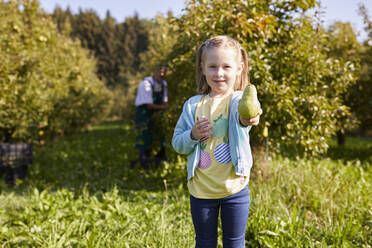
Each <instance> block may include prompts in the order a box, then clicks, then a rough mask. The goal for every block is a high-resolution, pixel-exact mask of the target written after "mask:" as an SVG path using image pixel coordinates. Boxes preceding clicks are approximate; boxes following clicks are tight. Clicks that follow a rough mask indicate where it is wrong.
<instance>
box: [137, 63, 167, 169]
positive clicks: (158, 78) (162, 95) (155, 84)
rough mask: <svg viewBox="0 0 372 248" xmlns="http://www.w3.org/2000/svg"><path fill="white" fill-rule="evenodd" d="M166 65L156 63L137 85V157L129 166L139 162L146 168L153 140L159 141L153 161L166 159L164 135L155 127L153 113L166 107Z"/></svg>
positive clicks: (157, 162) (150, 160)
mask: <svg viewBox="0 0 372 248" xmlns="http://www.w3.org/2000/svg"><path fill="white" fill-rule="evenodd" d="M165 74H166V67H165V66H163V65H157V66H155V68H154V71H153V75H152V76H149V77H146V78H144V79H143V80H142V81H141V82H140V83H139V85H138V89H137V95H136V100H135V105H136V113H135V124H136V132H137V133H136V149H137V150H138V152H139V158H138V159H137V160H135V161H132V162H131V167H133V166H134V164H135V163H136V162H140V164H141V165H142V167H143V168H144V169H148V168H149V165H150V164H151V162H152V159H151V151H152V150H151V148H152V145H153V143H154V141H155V140H156V141H159V143H160V150H159V152H158V153H157V155H156V156H155V162H156V164H157V165H159V163H160V161H162V160H167V158H166V155H165V137H164V134H163V132H162V130H161V129H160V128H156V125H155V120H154V113H155V112H157V111H164V110H166V109H168V89H167V86H168V85H167V82H166V81H165V80H164V78H165Z"/></svg>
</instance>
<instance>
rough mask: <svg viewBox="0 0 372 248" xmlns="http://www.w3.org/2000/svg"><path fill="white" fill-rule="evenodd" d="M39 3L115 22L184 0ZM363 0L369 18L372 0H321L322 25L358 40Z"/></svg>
mask: <svg viewBox="0 0 372 248" xmlns="http://www.w3.org/2000/svg"><path fill="white" fill-rule="evenodd" d="M39 2H40V5H41V7H42V8H43V9H44V10H45V11H47V12H48V13H51V12H53V9H54V8H55V7H56V6H57V5H58V6H60V7H61V8H62V9H66V7H67V6H69V7H70V9H71V11H72V13H78V11H79V8H81V9H82V10H87V9H93V10H95V11H96V12H97V13H98V14H99V15H100V17H102V18H103V17H104V16H105V14H106V11H107V10H110V14H111V16H113V17H114V18H115V19H116V21H117V22H123V21H124V20H125V18H126V17H130V16H133V15H134V13H135V12H137V13H138V15H139V17H141V18H149V19H150V18H152V17H154V16H155V15H156V14H159V13H160V14H166V13H167V11H168V10H172V12H173V13H174V14H175V15H176V16H180V15H182V14H183V13H184V11H183V9H184V7H185V4H184V3H185V0H39ZM359 3H363V4H364V5H365V6H366V7H367V9H368V13H369V16H370V19H372V0H321V5H322V10H323V11H324V14H322V16H321V18H322V20H324V24H325V26H328V25H329V24H331V23H333V22H334V21H342V22H350V23H351V24H352V26H353V27H354V30H355V31H357V32H358V33H359V34H360V35H359V38H358V39H359V40H364V39H365V38H366V34H365V32H364V30H363V20H362V17H361V16H359V14H358V4H359Z"/></svg>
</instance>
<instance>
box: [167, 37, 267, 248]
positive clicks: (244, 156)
mask: <svg viewBox="0 0 372 248" xmlns="http://www.w3.org/2000/svg"><path fill="white" fill-rule="evenodd" d="M196 77H197V87H198V91H199V92H200V93H201V95H197V96H194V97H191V98H190V99H188V100H187V101H186V102H185V104H184V106H183V111H182V114H181V116H180V119H179V120H178V122H177V126H176V128H175V130H174V134H173V139H172V145H173V147H174V149H175V150H176V151H177V152H178V153H181V154H188V155H189V156H188V161H187V174H188V176H187V179H188V189H189V192H190V205H191V215H192V220H193V223H194V228H195V234H196V236H195V240H196V247H201V248H208V247H217V225H218V215H219V214H221V224H222V232H223V247H244V243H245V242H244V241H245V228H246V225H247V219H248V212H249V204H250V197H249V189H248V181H249V174H250V169H251V167H252V155H251V148H250V145H249V130H250V129H251V126H254V125H258V123H259V118H260V117H259V116H257V117H255V118H253V119H244V118H242V117H241V116H239V113H238V111H237V109H238V103H239V101H240V98H241V96H242V91H241V90H243V89H244V88H245V86H246V85H247V84H248V60H247V53H246V51H245V50H244V49H243V48H242V47H241V46H240V44H239V43H238V42H237V41H236V40H234V39H232V38H230V37H228V36H216V37H213V38H211V39H209V40H207V41H205V42H204V43H203V44H202V45H201V46H200V47H199V49H198V54H197V60H196ZM261 113H262V111H261Z"/></svg>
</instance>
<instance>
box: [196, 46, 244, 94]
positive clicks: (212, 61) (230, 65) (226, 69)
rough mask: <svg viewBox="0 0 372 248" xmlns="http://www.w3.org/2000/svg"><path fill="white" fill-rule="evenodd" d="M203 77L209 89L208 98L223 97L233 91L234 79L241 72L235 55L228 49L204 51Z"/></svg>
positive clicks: (220, 48)
mask: <svg viewBox="0 0 372 248" xmlns="http://www.w3.org/2000/svg"><path fill="white" fill-rule="evenodd" d="M202 70H203V75H204V76H205V78H206V80H207V83H208V85H209V87H211V92H210V97H214V96H225V95H227V94H230V93H232V92H233V90H234V84H235V79H236V76H237V75H240V73H241V71H242V65H241V63H238V59H237V54H236V52H235V50H234V49H232V48H229V47H227V48H226V47H211V48H207V49H206V50H205V51H204V56H203V63H202Z"/></svg>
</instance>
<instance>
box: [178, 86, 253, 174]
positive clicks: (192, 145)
mask: <svg viewBox="0 0 372 248" xmlns="http://www.w3.org/2000/svg"><path fill="white" fill-rule="evenodd" d="M202 96H203V95H197V96H193V97H191V98H190V99H188V100H187V101H186V102H185V104H184V105H183V110H182V113H181V116H180V118H179V120H178V122H177V125H176V128H175V129H174V133H173V138H172V145H173V148H174V150H175V151H176V152H178V153H180V154H188V155H189V156H188V158H187V179H188V180H189V179H190V178H192V177H193V176H194V173H195V169H196V168H197V166H198V164H199V159H200V142H199V140H192V139H191V136H190V133H191V129H192V128H193V126H194V123H195V110H196V106H197V104H198V102H199V100H200V98H201V97H202ZM241 97H242V92H241V91H235V92H234V93H233V96H232V98H231V102H230V116H229V147H230V156H231V161H232V163H233V165H234V167H235V173H236V174H237V175H239V176H247V177H248V179H249V175H250V171H251V168H252V162H253V161H252V152H251V146H250V144H249V131H250V129H251V128H252V126H248V127H244V126H242V125H241V124H240V121H239V113H238V103H239V100H240V98H241Z"/></svg>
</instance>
